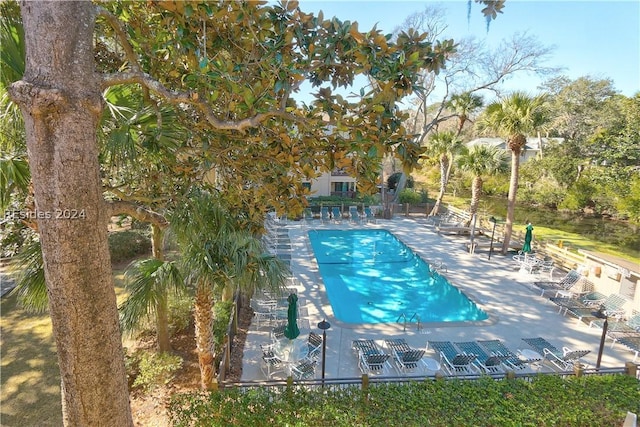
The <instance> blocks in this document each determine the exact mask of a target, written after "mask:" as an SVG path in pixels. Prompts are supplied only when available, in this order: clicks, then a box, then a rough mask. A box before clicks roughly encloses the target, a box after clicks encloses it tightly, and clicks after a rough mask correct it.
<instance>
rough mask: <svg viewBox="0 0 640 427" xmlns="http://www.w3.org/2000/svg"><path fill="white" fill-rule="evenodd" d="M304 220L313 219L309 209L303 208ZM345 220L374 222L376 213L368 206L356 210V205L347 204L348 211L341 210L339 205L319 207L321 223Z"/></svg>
mask: <svg viewBox="0 0 640 427" xmlns="http://www.w3.org/2000/svg"><path fill="white" fill-rule="evenodd" d="M304 220H305V221H306V222H310V221H313V214H312V213H311V210H310V209H307V210H305V214H304ZM344 220H347V221H349V222H351V223H369V222H372V223H376V222H377V221H376V215H375V212H374V210H373V209H372V208H371V207H370V206H369V207H363V208H362V209H361V210H358V207H357V206H349V211H348V212H342V209H341V208H340V207H339V206H333V207H331V209H329V207H328V206H322V207H321V208H320V221H322V223H323V224H324V223H331V222H333V223H342V222H343V221H344Z"/></svg>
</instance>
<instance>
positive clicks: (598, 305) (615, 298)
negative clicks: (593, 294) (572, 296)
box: [564, 294, 627, 321]
mask: <svg viewBox="0 0 640 427" xmlns="http://www.w3.org/2000/svg"><path fill="white" fill-rule="evenodd" d="M626 303H627V299H626V298H625V297H623V296H622V295H620V294H611V295H609V296H608V297H606V298H605V299H604V300H600V301H597V300H594V301H593V302H590V301H587V302H585V305H584V306H582V307H566V308H565V312H564V314H567V313H569V314H571V315H572V316H575V317H577V318H578V321H580V320H583V318H585V317H593V318H596V317H597V316H595V315H594V314H593V312H594V311H598V309H600V310H604V311H605V312H606V313H607V316H609V318H612V317H618V318H619V317H622V316H624V314H625V310H624V305H625V304H626Z"/></svg>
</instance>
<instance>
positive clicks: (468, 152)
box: [456, 144, 507, 217]
mask: <svg viewBox="0 0 640 427" xmlns="http://www.w3.org/2000/svg"><path fill="white" fill-rule="evenodd" d="M456 163H457V165H458V167H459V168H460V169H462V170H464V171H468V172H470V173H471V174H472V175H473V181H472V184H471V204H470V206H469V212H470V214H471V216H472V217H473V215H474V214H476V213H477V212H478V205H479V204H480V196H481V195H482V185H483V183H484V181H483V179H482V177H483V175H493V174H495V173H497V172H500V171H503V170H505V169H506V166H507V162H506V153H505V151H504V150H502V149H500V148H497V147H491V146H488V145H483V144H478V145H474V146H472V147H471V148H466V147H465V148H464V149H463V150H462V152H461V153H460V155H459V156H458V157H457V159H456Z"/></svg>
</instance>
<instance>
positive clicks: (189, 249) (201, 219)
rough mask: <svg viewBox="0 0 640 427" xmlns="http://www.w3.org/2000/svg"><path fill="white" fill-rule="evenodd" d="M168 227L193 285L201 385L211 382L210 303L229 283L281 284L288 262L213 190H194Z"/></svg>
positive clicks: (248, 287) (243, 286)
mask: <svg viewBox="0 0 640 427" xmlns="http://www.w3.org/2000/svg"><path fill="white" fill-rule="evenodd" d="M171 227H172V230H173V232H174V233H175V235H176V239H177V241H178V244H179V246H180V251H181V256H182V264H183V266H184V267H183V268H184V271H185V272H189V273H188V275H187V282H188V283H189V284H191V285H192V286H194V288H195V303H194V321H195V333H196V347H197V352H198V361H199V365H200V379H201V386H202V388H203V389H211V388H213V386H214V383H215V381H214V373H215V372H214V366H213V362H214V360H215V353H214V337H213V329H212V327H213V322H214V321H215V319H214V318H213V307H214V304H215V302H216V301H218V300H220V299H222V294H223V293H224V292H225V290H226V289H229V287H233V286H238V287H240V288H241V289H243V290H247V291H249V292H251V291H252V290H254V289H256V288H260V287H267V288H270V289H278V288H280V287H281V286H282V285H283V284H284V281H285V278H286V276H287V274H288V272H289V271H288V267H287V266H286V265H285V264H284V263H283V262H282V261H281V260H280V259H279V258H277V257H275V256H273V255H270V254H267V252H266V250H265V248H264V246H263V244H262V242H261V240H260V239H258V238H256V237H255V236H254V235H253V234H252V233H251V232H250V231H248V230H247V229H246V228H243V227H241V225H240V224H239V222H238V221H237V219H236V217H234V216H232V215H230V213H229V212H228V211H227V210H226V209H225V208H224V207H223V206H222V205H221V203H220V201H219V200H216V199H215V198H214V197H213V196H212V195H210V194H208V193H205V192H197V193H195V194H193V196H192V197H190V198H189V200H188V201H187V202H186V203H185V204H184V205H182V206H180V208H179V209H177V210H176V211H175V212H174V213H173V215H171Z"/></svg>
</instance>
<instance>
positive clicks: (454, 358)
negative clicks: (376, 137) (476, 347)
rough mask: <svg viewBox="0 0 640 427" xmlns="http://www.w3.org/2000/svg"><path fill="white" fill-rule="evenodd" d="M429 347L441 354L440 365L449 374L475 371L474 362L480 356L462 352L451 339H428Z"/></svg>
mask: <svg viewBox="0 0 640 427" xmlns="http://www.w3.org/2000/svg"><path fill="white" fill-rule="evenodd" d="M427 348H432V349H434V350H435V351H437V352H438V353H439V354H440V365H441V367H442V368H443V369H444V370H445V371H446V372H447V373H448V374H449V375H458V374H465V375H469V374H474V373H475V368H474V367H473V365H472V363H473V361H474V360H475V359H476V358H477V357H478V356H476V355H475V354H462V353H460V352H459V351H458V350H456V348H455V347H454V345H453V343H452V342H451V341H427Z"/></svg>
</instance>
